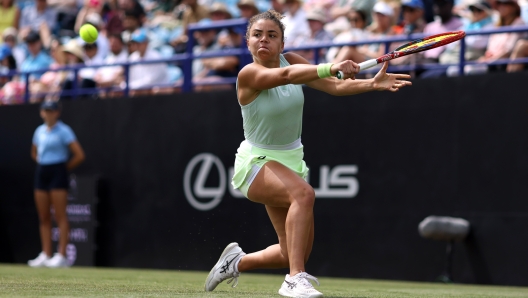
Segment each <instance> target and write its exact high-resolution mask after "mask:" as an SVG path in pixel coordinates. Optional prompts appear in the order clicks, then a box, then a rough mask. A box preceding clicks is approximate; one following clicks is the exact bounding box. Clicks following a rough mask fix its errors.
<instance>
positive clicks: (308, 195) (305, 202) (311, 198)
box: [296, 186, 315, 208]
mask: <svg viewBox="0 0 528 298" xmlns="http://www.w3.org/2000/svg"><path fill="white" fill-rule="evenodd" d="M296 201H297V202H298V204H299V205H301V206H303V207H307V208H312V207H313V206H314V203H315V191H314V189H313V188H312V187H311V186H305V187H303V188H302V189H300V190H299V192H298V194H297V197H296Z"/></svg>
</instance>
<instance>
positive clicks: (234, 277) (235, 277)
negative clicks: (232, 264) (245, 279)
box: [227, 272, 240, 288]
mask: <svg viewBox="0 0 528 298" xmlns="http://www.w3.org/2000/svg"><path fill="white" fill-rule="evenodd" d="M239 276H240V272H233V277H231V278H230V279H229V280H228V281H227V284H230V283H231V282H232V281H235V282H234V283H233V284H232V285H231V287H233V288H235V287H236V286H237V285H238V277H239Z"/></svg>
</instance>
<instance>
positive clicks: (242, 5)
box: [237, 0, 259, 20]
mask: <svg viewBox="0 0 528 298" xmlns="http://www.w3.org/2000/svg"><path fill="white" fill-rule="evenodd" d="M237 7H238V9H239V10H240V17H242V18H245V19H247V20H249V19H251V17H253V16H254V15H257V14H258V13H259V9H258V7H257V5H256V4H255V1H254V0H240V1H238V4H237Z"/></svg>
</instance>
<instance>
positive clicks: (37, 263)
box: [28, 252, 50, 267]
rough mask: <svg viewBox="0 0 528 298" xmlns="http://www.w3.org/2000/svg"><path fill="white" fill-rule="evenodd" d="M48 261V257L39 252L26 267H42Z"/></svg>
mask: <svg viewBox="0 0 528 298" xmlns="http://www.w3.org/2000/svg"><path fill="white" fill-rule="evenodd" d="M49 259H50V257H48V255H47V254H46V253H44V252H41V253H40V254H39V255H38V257H36V258H35V259H33V260H29V261H28V265H29V266H30V267H44V266H45V265H44V264H45V263H46V261H48V260H49Z"/></svg>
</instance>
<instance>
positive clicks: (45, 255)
mask: <svg viewBox="0 0 528 298" xmlns="http://www.w3.org/2000/svg"><path fill="white" fill-rule="evenodd" d="M40 116H41V117H42V119H43V120H44V124H42V125H40V126H39V127H37V129H36V130H35V133H34V135H33V144H32V145H31V158H32V159H33V160H34V161H35V162H36V163H37V170H36V172H35V204H36V206H37V212H38V217H39V221H40V241H41V245H42V252H41V253H40V254H39V255H38V257H37V258H36V259H33V260H30V261H28V265H29V266H31V267H44V266H45V267H51V268H59V267H69V264H68V260H67V259H66V246H67V245H68V240H69V234H70V226H69V223H68V216H67V214H66V206H67V204H68V188H69V181H68V171H71V170H72V169H74V168H75V167H77V166H78V165H80V164H81V163H82V162H83V161H84V151H83V149H82V147H81V145H80V144H79V141H77V138H76V137H75V134H74V132H73V131H72V129H71V128H70V127H69V126H68V125H66V124H64V123H63V122H62V121H60V120H59V117H60V106H59V104H58V103H57V102H53V101H46V102H44V103H42V105H41V107H40ZM70 154H71V158H70ZM51 206H53V209H54V211H55V212H54V214H55V221H56V222H57V226H58V227H59V245H58V246H59V247H58V248H57V250H58V252H57V253H55V254H54V255H53V257H52V256H51V253H52V247H51V212H50V207H51Z"/></svg>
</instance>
